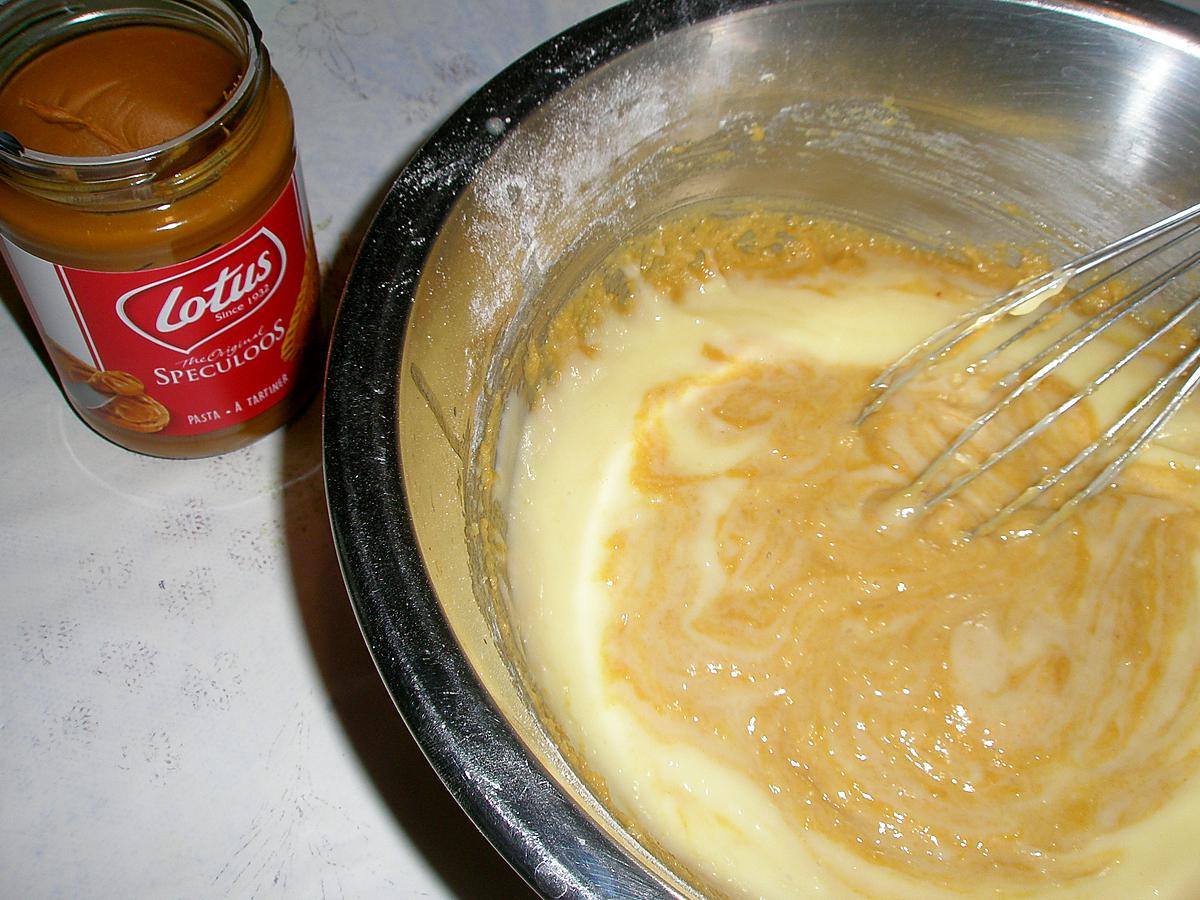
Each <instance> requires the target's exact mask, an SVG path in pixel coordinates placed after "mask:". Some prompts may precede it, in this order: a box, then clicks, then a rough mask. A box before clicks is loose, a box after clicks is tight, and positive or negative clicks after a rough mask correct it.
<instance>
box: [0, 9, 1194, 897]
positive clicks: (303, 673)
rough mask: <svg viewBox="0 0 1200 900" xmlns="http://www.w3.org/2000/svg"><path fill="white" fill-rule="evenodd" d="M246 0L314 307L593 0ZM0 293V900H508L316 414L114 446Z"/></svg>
mask: <svg viewBox="0 0 1200 900" xmlns="http://www.w3.org/2000/svg"><path fill="white" fill-rule="evenodd" d="M251 5H252V8H253V9H254V11H255V14H256V15H257V17H258V19H259V21H260V23H261V25H262V27H263V30H264V32H265V36H266V41H267V45H268V47H269V48H270V50H271V52H272V55H273V58H274V62H275V65H276V67H277V69H278V70H279V71H280V73H281V74H282V76H283V78H284V80H285V82H286V83H287V85H288V87H289V89H290V91H291V93H292V96H293V101H294V104H295V107H296V117H297V123H298V134H299V144H300V152H301V156H302V159H303V164H304V172H305V177H306V182H307V187H308V195H309V201H310V206H311V211H312V215H313V219H314V222H315V225H316V228H317V243H318V249H319V253H320V256H321V259H322V263H323V268H324V270H325V273H326V293H327V295H328V298H327V299H330V300H332V299H333V298H334V297H336V294H337V292H338V290H339V289H340V286H341V284H342V282H343V280H344V278H345V273H346V271H347V269H348V267H349V264H350V262H351V259H352V256H353V253H354V251H355V248H356V247H357V244H358V241H359V239H360V237H361V234H362V232H363V230H364V229H365V227H366V224H367V222H368V220H369V217H370V213H371V211H372V210H373V209H374V207H375V205H376V203H377V202H378V200H379V198H380V197H381V195H382V193H383V192H384V191H385V190H386V188H387V186H388V185H389V184H390V183H391V180H392V177H393V175H394V174H395V173H396V171H397V170H398V169H399V167H400V166H401V165H402V164H403V162H404V160H405V159H406V158H407V157H408V155H409V154H410V153H411V152H412V151H413V150H414V149H415V147H416V146H417V144H418V143H419V142H420V140H421V139H422V137H424V136H425V135H426V134H428V133H429V132H430V131H431V130H432V129H433V128H434V127H435V126H436V125H437V124H438V123H439V122H440V121H441V120H442V119H444V118H445V117H446V116H447V115H448V114H449V113H450V112H451V111H452V110H453V109H454V108H455V107H456V106H457V104H458V103H459V102H461V101H462V100H463V99H464V98H465V97H466V96H467V95H468V94H469V93H470V92H471V91H472V90H474V89H475V88H476V87H477V86H479V85H480V84H482V83H483V82H484V81H485V80H486V79H487V78H488V77H490V76H491V75H493V74H494V73H496V72H497V71H499V70H500V69H501V68H502V67H503V66H504V65H506V64H507V63H508V62H511V61H512V60H513V59H515V58H516V57H517V56H519V55H520V54H521V53H523V52H524V51H526V50H528V49H530V48H532V47H534V46H535V45H536V44H538V43H540V42H541V41H542V40H544V39H546V38H548V37H550V36H551V35H553V34H555V33H556V32H558V31H560V30H561V29H563V28H565V27H567V26H569V25H571V24H572V23H574V22H576V21H578V20H580V19H582V18H584V17H585V16H587V15H589V14H591V13H593V12H596V11H598V10H599V9H601V8H603V7H604V6H606V5H607V3H605V2H604V0H557V2H556V0H540V2H537V0H530V2H513V0H490V2H475V0H438V2H432V0H251ZM1183 5H1186V6H1190V7H1191V8H1194V9H1197V10H1200V0H1189V2H1187V3H1185V4H1183ZM0 298H2V299H3V301H4V303H3V304H0V409H2V410H3V426H2V431H0V434H3V438H2V441H3V450H4V456H5V461H6V477H5V479H4V482H3V486H2V487H0V551H2V552H3V557H4V560H5V570H4V575H3V588H0V598H2V602H0V758H2V759H3V765H2V767H0V885H3V887H0V893H2V894H3V895H5V896H10V897H85V896H86V897H113V898H118V897H121V898H126V897H226V896H230V897H255V898H272V897H324V898H339V897H355V898H357V897H380V896H395V897H435V898H450V897H462V898H516V897H522V896H529V892H528V890H527V889H526V888H524V886H523V885H522V883H521V882H520V880H519V879H518V878H517V876H516V875H514V874H513V873H512V872H511V871H510V870H509V869H508V868H507V866H506V865H505V864H504V863H503V862H502V861H501V860H500V859H499V858H498V857H497V856H496V855H495V854H494V853H493V852H492V851H491V849H490V848H489V847H488V845H487V844H486V842H485V841H484V840H483V838H482V837H480V836H479V835H478V833H477V832H476V831H475V829H474V827H473V826H472V825H471V824H470V823H469V822H468V820H467V819H466V818H465V817H464V816H463V815H462V814H461V813H460V812H459V810H458V808H457V807H456V806H455V805H454V802H453V801H452V800H451V799H450V797H449V795H448V794H447V793H446V792H445V791H444V790H443V788H442V787H441V785H440V783H439V782H438V781H437V779H436V778H435V776H434V775H433V773H432V771H431V770H430V769H429V767H428V766H427V764H426V763H425V760H424V759H423V757H422V756H421V754H420V752H419V751H418V750H417V748H416V747H415V745H414V744H413V743H412V740H411V739H410V737H409V735H408V733H407V731H406V730H405V728H404V725H403V724H402V722H401V720H400V718H399V716H398V715H397V714H396V713H395V711H394V709H393V707H392V704H391V701H390V699H389V698H388V696H387V694H386V692H385V690H384V688H383V686H382V684H381V682H380V680H379V678H378V676H377V674H376V671H375V669H374V666H373V664H372V662H371V660H370V658H369V656H368V654H367V651H366V648H365V646H364V644H363V641H362V638H361V636H360V634H359V632H358V627H357V624H356V622H355V620H354V616H353V613H352V611H351V608H350V605H349V602H348V600H347V598H346V594H345V589H344V587H343V585H342V581H341V577H340V574H339V572H338V568H337V563H336V560H335V556H334V550H333V542H332V538H331V536H330V533H329V526H328V521H327V518H326V513H325V507H324V497H323V490H322V484H321V477H320V447H319V404H314V405H313V406H312V407H310V409H309V411H308V412H307V414H306V415H304V416H303V417H302V418H301V419H300V420H299V421H298V422H296V423H295V424H294V425H292V426H291V427H289V428H287V429H285V430H283V431H280V432H278V433H276V434H274V435H272V436H271V437H269V438H267V439H266V440H264V441H261V442H260V443H258V444H256V445H254V446H252V447H249V448H247V449H245V450H242V451H239V452H236V453H232V454H230V455H227V456H224V457H220V458H216V459H212V460H202V461H195V462H164V461H159V460H152V459H147V458H142V457H138V456H135V455H133V454H130V453H127V452H125V451H122V450H119V449H117V448H115V447H113V446H111V445H109V444H108V443H106V442H105V441H103V440H102V439H100V438H98V437H96V436H95V435H93V434H92V433H91V432H90V431H89V430H88V429H87V428H86V427H85V426H84V425H83V424H82V423H81V422H80V421H79V420H78V419H77V418H76V417H75V416H74V415H73V414H72V413H71V411H70V410H69V409H68V407H67V406H66V404H65V403H64V402H63V400H62V399H61V396H60V394H59V392H58V389H57V388H56V386H55V384H54V382H53V381H52V379H51V378H50V377H49V376H48V375H47V372H46V371H45V369H44V368H43V365H42V362H41V359H40V357H39V355H38V353H37V352H36V351H35V349H34V345H33V343H31V342H32V341H35V340H36V338H34V337H33V336H32V330H31V326H30V324H29V320H28V317H27V315H26V314H25V313H24V310H23V307H22V305H21V303H20V300H19V298H18V297H17V295H16V292H15V290H14V288H13V287H12V285H11V283H10V282H9V281H8V280H7V278H6V277H5V276H4V275H3V274H0Z"/></svg>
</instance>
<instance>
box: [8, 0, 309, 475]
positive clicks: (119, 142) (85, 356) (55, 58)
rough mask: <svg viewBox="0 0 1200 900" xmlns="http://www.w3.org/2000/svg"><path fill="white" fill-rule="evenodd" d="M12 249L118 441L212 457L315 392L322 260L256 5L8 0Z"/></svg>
mask: <svg viewBox="0 0 1200 900" xmlns="http://www.w3.org/2000/svg"><path fill="white" fill-rule="evenodd" d="M0 252H2V254H3V256H4V259H5V262H6V263H7V265H8V268H9V270H10V271H11V273H12V275H13V277H14V280H15V281H16V283H17V286H18V288H19V289H20V291H21V293H22V295H23V297H24V299H25V301H26V304H27V306H28V307H29V309H30V312H31V314H32V317H33V319H34V321H35V323H36V325H37V328H38V330H39V332H40V334H41V337H42V339H43V341H44V342H45V344H46V347H47V349H48V352H49V355H50V358H51V360H52V361H53V363H54V366H55V368H56V370H57V372H58V375H59V378H60V380H61V382H62V386H63V391H64V394H65V395H66V398H67V400H68V401H69V402H70V403H71V405H72V406H73V407H74V409H75V410H76V412H77V413H78V414H79V415H80V417H81V418H82V419H83V420H84V421H85V422H86V423H87V424H88V425H90V426H91V427H92V428H93V429H95V430H96V431H97V432H99V433H100V434H102V435H104V436H105V437H107V438H109V439H110V440H112V441H114V442H115V443H117V444H119V445H121V446H123V447H126V448H128V449H131V450H135V451H138V452H141V453H147V454H151V455H154V456H163V457H176V458H183V457H198V456H209V455H213V454H216V453H222V452H225V451H228V450H232V449H235V448H237V447H240V446H242V445H244V444H247V443H249V442H250V441H253V440H255V439H256V438H258V437H261V436H262V435H265V434H267V433H268V432H270V431H272V430H273V429H274V428H276V427H277V426H279V425H281V424H282V423H284V422H286V421H287V420H288V419H289V418H291V417H292V416H293V415H294V414H295V413H296V412H298V411H299V409H301V408H302V407H303V405H304V404H305V403H306V402H307V400H308V399H309V398H310V397H311V394H312V393H313V389H314V388H315V386H316V384H317V383H318V380H319V372H320V362H321V357H322V355H323V354H322V353H321V347H320V342H319V340H318V333H319V331H320V329H319V326H318V323H317V321H316V320H317V315H316V313H317V289H318V280H319V275H318V268H317V261H316V255H315V253H314V250H313V242H312V234H311V225H310V222H309V218H308V213H307V207H306V202H305V198H304V190H303V185H302V183H301V179H300V172H299V169H298V166H297V157H296V150H295V137H294V127H293V120H292V110H291V104H290V101H289V99H288V96H287V92H286V90H285V88H284V86H283V84H282V82H281V81H280V80H279V78H278V76H277V75H276V74H275V72H274V71H273V70H272V68H271V64H270V60H269V58H268V55H267V51H266V48H265V47H264V46H263V44H262V40H261V35H260V33H259V31H258V28H257V26H256V25H255V24H254V22H253V19H252V18H251V17H250V14H249V11H248V10H247V9H246V8H245V6H244V4H241V3H238V2H226V0H190V2H186V3H185V2H182V0H161V2H158V3H156V4H154V5H153V6H141V7H138V8H136V9H135V8H133V7H130V6H126V5H124V4H122V3H114V2H103V0H91V2H86V3H82V4H73V5H72V6H71V7H70V8H69V9H68V8H64V6H63V4H61V3H54V2H48V0H12V2H10V3H7V4H5V5H4V6H3V7H0Z"/></svg>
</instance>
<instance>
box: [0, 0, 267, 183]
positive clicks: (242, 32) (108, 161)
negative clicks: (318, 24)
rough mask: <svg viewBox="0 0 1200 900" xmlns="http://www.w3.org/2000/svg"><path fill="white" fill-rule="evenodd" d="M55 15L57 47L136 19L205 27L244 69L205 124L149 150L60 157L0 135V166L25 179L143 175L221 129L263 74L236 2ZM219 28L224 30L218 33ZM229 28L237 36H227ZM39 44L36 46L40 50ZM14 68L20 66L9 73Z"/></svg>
mask: <svg viewBox="0 0 1200 900" xmlns="http://www.w3.org/2000/svg"><path fill="white" fill-rule="evenodd" d="M58 11H59V12H62V13H67V15H66V16H65V17H63V18H61V19H60V20H59V21H57V22H56V23H55V28H54V32H53V34H54V37H55V38H56V40H55V42H56V43H57V42H60V41H62V40H70V39H71V37H74V36H78V35H76V34H74V32H76V31H79V32H80V34H82V33H87V32H88V31H93V30H97V28H95V27H93V28H87V29H86V31H85V30H84V29H85V26H89V25H92V26H96V25H98V26H99V27H101V28H106V27H119V26H121V25H123V24H129V23H127V22H125V21H124V20H126V19H136V21H137V23H138V24H163V25H170V24H171V23H176V24H179V23H182V22H187V23H188V24H191V25H195V24H204V25H206V26H208V28H209V31H210V32H213V33H222V34H224V35H225V36H226V37H232V38H234V39H235V41H236V43H235V44H234V46H233V48H232V49H234V50H236V51H237V52H238V53H239V54H240V55H242V57H243V59H244V67H243V71H242V74H241V77H240V78H239V79H238V83H237V86H236V87H235V88H234V90H233V91H232V93H230V95H229V96H228V97H227V98H226V99H225V100H224V102H222V104H221V105H220V106H219V107H218V108H217V109H216V110H215V111H214V112H213V113H212V114H211V115H210V116H209V117H208V118H207V119H205V120H204V121H203V122H201V123H199V124H198V125H196V126H195V127H193V128H191V129H189V130H187V131H185V132H184V133H182V134H179V135H176V136H175V137H173V138H171V139H169V140H167V141H163V142H162V143H159V144H153V145H151V146H149V147H142V148H139V149H137V150H131V151H127V152H124V153H114V154H111V155H108V156H64V155H60V154H55V153H45V152H43V151H40V150H34V149H31V148H28V147H24V146H22V145H21V144H20V142H19V141H18V140H16V139H15V138H14V137H13V136H11V135H9V134H8V132H0V135H3V136H4V137H8V138H11V139H12V143H11V145H10V143H9V142H8V141H5V140H0V163H2V164H3V165H5V166H10V167H12V168H14V169H17V170H19V171H22V172H24V173H26V174H29V175H36V174H38V173H45V172H47V171H61V170H63V169H70V170H72V171H73V172H75V173H76V174H77V175H79V176H81V177H82V180H84V181H89V180H91V179H90V178H88V177H87V174H85V173H89V172H90V173H94V174H95V175H97V176H99V175H101V174H103V177H104V178H111V177H121V175H122V174H123V173H126V172H130V173H132V172H133V171H144V170H145V169H146V167H147V163H153V162H154V161H156V160H160V159H167V158H169V157H170V156H171V155H172V154H173V153H175V152H176V151H177V150H178V149H179V148H180V147H183V146H186V145H188V144H189V143H191V142H193V141H195V140H197V139H198V138H201V137H203V136H204V134H205V133H206V132H209V131H211V130H212V129H213V128H216V127H219V126H220V125H222V124H223V123H224V122H225V121H226V119H227V118H228V117H229V116H230V114H231V113H232V112H234V111H235V110H237V109H238V108H239V107H240V106H242V105H244V104H245V103H246V102H247V97H248V95H249V94H250V93H251V92H252V91H253V90H254V87H255V82H256V76H257V74H258V73H259V71H260V70H261V69H262V67H263V60H264V59H265V56H266V50H265V48H264V46H263V43H262V32H261V31H260V30H259V27H258V23H257V22H255V20H254V17H253V15H252V14H251V12H250V10H249V8H248V7H247V6H246V5H245V3H243V2H240V0H228V2H223V0H216V2H211V0H210V2H203V0H202V2H195V0H192V2H178V0H166V2H161V3H158V4H156V5H154V6H151V5H149V4H146V5H144V6H133V5H129V6H123V7H120V6H118V7H109V8H106V9H84V10H71V9H64V8H61V7H60V8H59V10H58ZM222 13H223V15H222ZM222 25H224V26H225V27H224V28H222V27H220V26H222ZM231 27H232V29H236V31H231ZM47 37H49V35H48V36H47ZM42 43H43V42H38V43H37V44H36V45H35V46H41V44H42ZM19 67H20V64H18V65H17V66H15V67H14V69H15V68H19Z"/></svg>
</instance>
